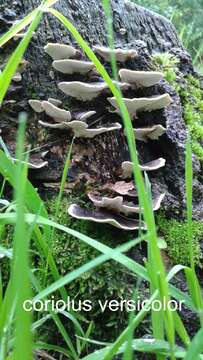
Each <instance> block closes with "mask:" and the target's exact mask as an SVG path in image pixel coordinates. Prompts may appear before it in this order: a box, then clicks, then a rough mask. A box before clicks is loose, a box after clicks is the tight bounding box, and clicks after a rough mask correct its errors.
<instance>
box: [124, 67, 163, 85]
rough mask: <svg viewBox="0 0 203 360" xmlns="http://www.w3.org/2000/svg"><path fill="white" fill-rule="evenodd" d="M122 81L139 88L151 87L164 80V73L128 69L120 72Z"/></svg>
mask: <svg viewBox="0 0 203 360" xmlns="http://www.w3.org/2000/svg"><path fill="white" fill-rule="evenodd" d="M119 76H120V79H121V81H123V82H127V83H129V84H135V86H136V87H137V88H138V87H149V86H152V85H155V84H157V83H158V82H159V81H160V80H162V79H163V73H161V72H158V71H135V70H128V69H121V70H119Z"/></svg>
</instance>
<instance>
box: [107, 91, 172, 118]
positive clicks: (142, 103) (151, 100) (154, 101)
mask: <svg viewBox="0 0 203 360" xmlns="http://www.w3.org/2000/svg"><path fill="white" fill-rule="evenodd" d="M107 100H108V101H109V102H110V104H111V105H112V106H113V107H114V108H115V109H116V110H115V111H113V112H116V113H120V109H119V105H118V103H117V101H116V98H115V97H111V98H107ZM123 100H124V102H125V105H126V107H127V109H128V112H129V114H130V115H131V116H132V117H133V116H135V115H136V113H137V112H140V111H152V110H158V109H162V108H164V107H166V106H168V105H169V104H170V103H171V98H170V96H169V95H168V94H163V95H156V96H152V97H148V98H133V99H127V98H123Z"/></svg>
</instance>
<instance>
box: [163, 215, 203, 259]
mask: <svg viewBox="0 0 203 360" xmlns="http://www.w3.org/2000/svg"><path fill="white" fill-rule="evenodd" d="M157 225H158V231H159V233H160V235H161V236H162V237H164V239H165V241H166V242H167V245H168V247H167V251H168V255H169V257H170V259H171V261H172V263H173V264H182V265H189V263H190V259H189V238H188V232H187V230H188V226H187V223H186V222H183V221H177V220H174V219H173V220H168V219H166V218H165V217H164V215H163V214H160V215H158V216H157ZM192 226H193V228H192V230H193V252H194V259H195V263H196V264H197V265H201V251H200V240H202V239H203V224H202V223H200V222H198V221H193V225H192Z"/></svg>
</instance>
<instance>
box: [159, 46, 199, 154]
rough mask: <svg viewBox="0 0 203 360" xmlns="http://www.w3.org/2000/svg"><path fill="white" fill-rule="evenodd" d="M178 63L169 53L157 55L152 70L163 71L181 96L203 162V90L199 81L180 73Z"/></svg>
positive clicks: (194, 148)
mask: <svg viewBox="0 0 203 360" xmlns="http://www.w3.org/2000/svg"><path fill="white" fill-rule="evenodd" d="M178 62H179V61H178V59H177V58H176V57H175V56H173V55H171V54H169V53H165V54H157V55H154V56H153V57H152V68H153V69H156V70H158V71H162V72H163V74H164V78H165V79H166V80H167V81H168V82H169V83H170V84H171V85H172V86H173V87H174V88H175V89H176V91H177V93H178V94H179V96H180V99H181V102H182V105H183V118H184V120H185V123H186V125H187V127H188V129H189V132H190V136H191V140H192V149H193V152H194V154H195V155H196V156H197V157H198V159H199V160H201V161H203V147H202V144H203V90H202V89H201V86H200V81H199V79H197V78H195V77H194V76H192V75H188V76H183V75H182V74H181V73H180V72H179V71H178Z"/></svg>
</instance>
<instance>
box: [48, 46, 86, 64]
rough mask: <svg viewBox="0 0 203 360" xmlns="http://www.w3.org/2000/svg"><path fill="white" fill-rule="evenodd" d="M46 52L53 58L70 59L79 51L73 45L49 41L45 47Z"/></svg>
mask: <svg viewBox="0 0 203 360" xmlns="http://www.w3.org/2000/svg"><path fill="white" fill-rule="evenodd" d="M44 50H45V52H46V53H47V54H48V55H49V56H51V58H52V59H53V60H63V59H69V58H72V57H74V56H76V54H77V53H78V52H79V51H78V50H77V49H75V48H74V47H73V46H71V45H65V44H59V43H48V44H47V45H46V46H45V47H44Z"/></svg>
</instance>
